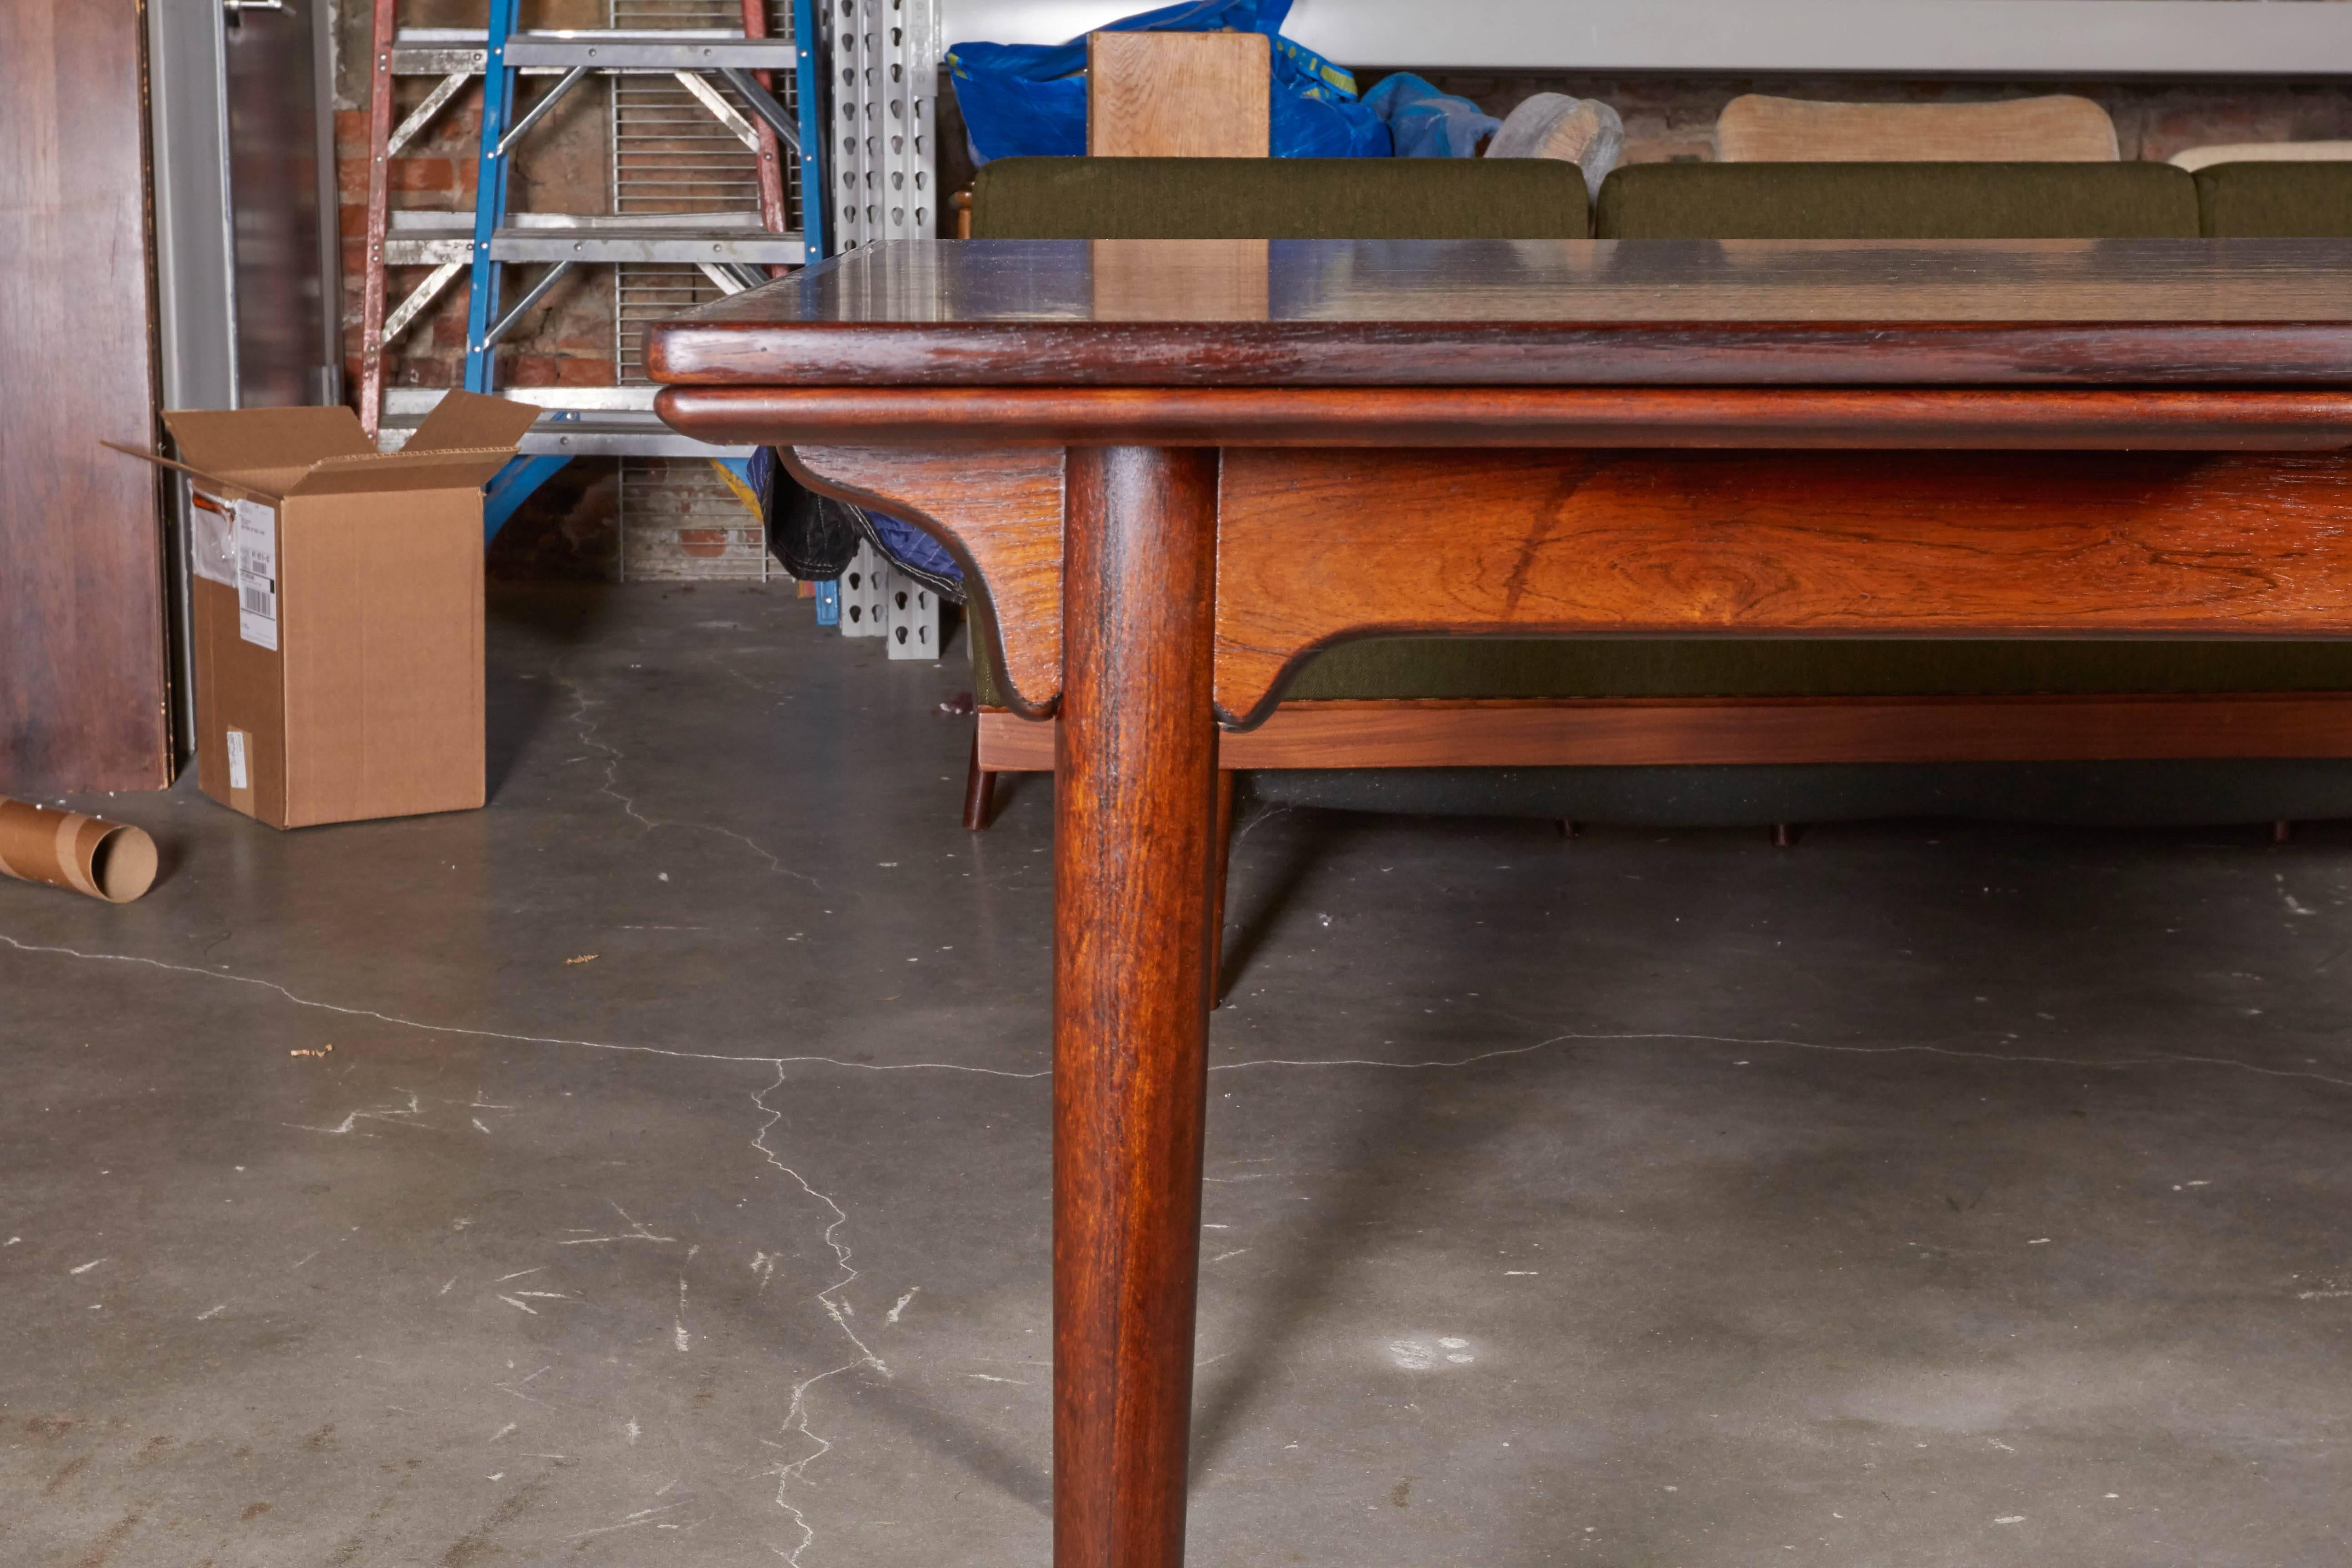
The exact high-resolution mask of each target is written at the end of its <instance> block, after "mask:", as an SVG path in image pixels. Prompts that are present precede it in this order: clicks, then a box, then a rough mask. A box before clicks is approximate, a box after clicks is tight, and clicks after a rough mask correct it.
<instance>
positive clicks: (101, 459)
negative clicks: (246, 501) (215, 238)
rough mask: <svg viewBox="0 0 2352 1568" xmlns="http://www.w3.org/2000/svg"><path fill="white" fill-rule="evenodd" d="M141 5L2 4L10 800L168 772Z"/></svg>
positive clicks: (2, 423)
mask: <svg viewBox="0 0 2352 1568" xmlns="http://www.w3.org/2000/svg"><path fill="white" fill-rule="evenodd" d="M145 25H146V24H145V18H144V16H143V13H142V10H141V9H140V8H139V7H137V6H134V5H79V4H71V3H69V0H13V3H12V4H9V5H5V6H0V60H5V61H6V62H7V89H6V90H5V92H0V213H5V215H6V218H5V222H0V278H5V279H7V299H8V305H7V311H8V324H7V328H6V330H5V331H0V395H5V398H6V400H7V406H6V411H5V415H0V793H5V792H7V791H10V790H14V791H16V792H17V793H19V794H22V795H28V796H31V795H55V794H59V793H62V792H64V791H67V790H90V789H108V790H121V789H160V788H162V787H163V785H164V784H167V783H169V782H170V780H171V766H172V757H171V739H170V728H169V724H170V713H169V692H168V688H167V686H166V675H165V664H164V647H163V630H164V605H163V511H162V506H161V493H160V491H159V489H158V480H157V477H156V471H155V470H154V469H153V468H149V467H148V466H147V465H145V464H143V463H135V462H132V461H131V459H130V458H124V457H121V456H119V455H118V454H116V453H113V452H109V451H106V450H104V449H102V448H101V447H100V446H99V444H98V443H99V442H100V440H101V439H111V440H116V441H121V442H122V443H124V444H125V445H128V446H133V447H139V448H141V449H142V450H152V449H153V448H154V447H155V446H156V444H157V440H158V436H159V432H158V431H157V430H156V428H155V402H154V378H155V366H154V362H153V359H152V333H151V331H150V321H151V316H152V308H153V301H152V299H151V297H150V295H149V291H148V277H147V236H146V214H145V192H146V188H147V179H146V171H145V148H144V139H143V136H142V127H143V126H144V125H145V123H146V106H145V103H144V100H143V94H142V80H143V70H142V30H143V28H144V27H145Z"/></svg>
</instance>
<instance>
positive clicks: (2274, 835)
mask: <svg viewBox="0 0 2352 1568" xmlns="http://www.w3.org/2000/svg"><path fill="white" fill-rule="evenodd" d="M2293 837H2294V823H2292V822H2287V821H2284V820H2281V821H2278V822H2273V823H2272V824H2271V842H2272V843H2273V844H2284V843H2285V842H2287V841H2288V840H2289V839H2291V838H2293Z"/></svg>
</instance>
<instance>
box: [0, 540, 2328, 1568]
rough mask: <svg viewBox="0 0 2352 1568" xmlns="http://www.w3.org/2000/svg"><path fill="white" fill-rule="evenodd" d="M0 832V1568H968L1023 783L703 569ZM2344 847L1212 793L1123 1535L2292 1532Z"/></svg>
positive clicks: (1916, 1551) (1726, 1567)
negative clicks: (307, 736) (437, 795)
mask: <svg viewBox="0 0 2352 1568" xmlns="http://www.w3.org/2000/svg"><path fill="white" fill-rule="evenodd" d="M493 622H494V625H493V636H492V638H491V649H492V674H491V712H492V718H493V730H494V733H495V734H496V735H498V736H499V737H500V738H501V740H502V741H503V742H504V743H505V746H506V749H505V750H504V751H503V752H500V753H499V754H497V755H495V756H494V758H493V769H492V772H493V781H494V789H495V798H494V802H493V804H492V805H491V806H490V808H489V809H488V811H485V812H480V813H476V814H472V815H467V816H448V817H438V818H427V819H421V820H415V821H407V822H389V823H379V824H368V825H361V826H348V827H334V828H317V829H310V830H307V831H303V832H299V833H294V834H278V833H275V832H272V831H270V830H268V829H267V828H262V827H258V826H254V825H253V824H250V823H248V822H246V821H245V820H243V819H241V818H238V817H236V816H231V815H230V814H229V813H227V812H226V811H225V810H223V809H220V808H218V807H215V806H214V805H211V804H210V803H208V802H206V801H205V800H204V799H202V798H201V797H200V796H198V795H195V794H194V791H193V790H192V789H188V788H182V789H180V790H177V791H175V792H173V794H171V795H166V796H147V797H137V796H123V797H120V798H117V799H113V800H110V801H107V800H101V801H100V802H99V803H98V804H99V805H101V806H102V807H104V808H106V809H110V811H112V812H113V813H114V814H115V815H117V816H121V817H122V818H125V819H128V820H131V821H136V822H140V823H142V824H144V825H146V826H150V827H151V828H152V829H153V830H154V831H155V833H156V835H157V836H158V837H159V838H161V839H162V840H163V841H164V842H165V844H166V846H167V847H168V852H169V856H170V859H169V861H168V862H167V874H166V878H165V879H164V881H163V883H162V884H161V885H160V886H159V887H158V888H157V889H156V890H155V891H154V892H153V893H152V894H151V895H150V896H149V897H148V898H147V899H146V900H143V901H142V902H140V903H138V904H134V905H131V906H127V907H123V908H108V907H105V906H102V905H99V904H97V903H94V902H91V901H89V900H80V899H77V898H74V897H71V896H69V895H67V894H63V893H58V892H53V891H49V890H47V889H35V888H30V887H25V886H21V885H17V884H13V883H0V1028H4V1029H5V1035H0V1041H4V1042H5V1043H0V1048H5V1059H6V1061H7V1064H8V1071H7V1076H6V1080H5V1082H6V1089H5V1094H0V1289H5V1298H0V1300H5V1305H6V1311H5V1318H0V1563H5V1564H8V1565H11V1568H13V1565H16V1564H35V1563H40V1564H47V1563H56V1564H59V1565H72V1568H101V1565H103V1568H140V1565H146V1564H157V1565H165V1564H168V1565H171V1568H197V1565H199V1564H215V1565H217V1568H231V1565H236V1568H274V1565H279V1564H283V1565H286V1568H313V1565H340V1564H359V1565H362V1568H374V1565H379V1564H382V1565H411V1564H414V1565H420V1568H422V1565H441V1568H478V1565H482V1564H488V1563H498V1564H501V1565H508V1564H521V1563H564V1564H572V1563H579V1564H623V1563H625V1564H632V1565H669V1564H679V1565H684V1564H693V1565H696V1568H722V1565H730V1564H750V1563H774V1562H776V1561H777V1560H779V1559H782V1560H783V1561H785V1562H789V1563H797V1564H800V1565H801V1568H849V1565H880V1568H897V1565H900V1564H905V1565H909V1568H913V1565H920V1568H950V1565H959V1564H983V1563H985V1564H1004V1563H1026V1564H1043V1563H1045V1561H1046V1557H1047V1540H1048V1527H1047V1516H1046V1494H1047V1468H1046V1466H1047V1409H1048V1404H1047V1401H1048V1371H1047V1366H1046V1355H1047V1329H1048V1325H1047V1289H1046V1286H1047V1230H1046V1226H1047V1194H1046V1169H1047V1161H1046V1154H1047V1150H1046V1107H1047V1086H1046V1082H1045V1078H1044V1076H1043V1074H1044V1072H1045V1067H1046V1000H1047V998H1046V985H1047V968H1046V954H1047V944H1048V899H1049V891H1050V877H1049V869H1048V868H1049V860H1050V855H1049V842H1048V841H1049V831H1050V816H1051V813H1050V806H1051V791H1050V786H1049V785H1048V784H1046V783H1045V781H1044V780H1042V779H1040V780H1031V781H1028V782H1026V783H1025V784H1021V785H1018V786H1016V787H1014V788H1013V790H1012V791H1011V792H1010V793H1009V795H1008V797H1007V800H1006V803H1005V805H1004V809H1003V816H1002V819H1001V821H1000V822H999V823H998V825H997V826H995V828H994V829H993V830H992V831H991V832H990V833H988V834H986V835H984V836H982V837H968V836H966V835H965V834H964V832H963V831H962V830H961V827H960V826H958V824H957V817H956V808H957V803H958V795H959V791H960V788H961V782H962V762H963V756H964V748H965V746H966V744H967V740H968V731H967V729H966V727H965V725H964V724H963V723H961V722H959V721H953V720H950V719H949V718H945V717H942V716H940V714H939V713H938V711H937V704H938V703H939V701H940V699H942V698H943V697H947V696H949V695H950V694H951V693H953V692H954V691H955V690H956V689H958V688H960V687H962V686H965V685H968V684H969V682H968V680H967V679H965V677H964V676H963V675H962V674H961V672H960V671H959V670H958V669H957V668H954V667H953V666H952V665H950V666H948V667H944V668H942V667H931V666H921V665H906V664H898V665H892V664H887V663H886V662H885V661H884V660H883V658H882V657H881V652H880V649H879V648H878V647H876V646H875V645H873V644H870V643H866V644H859V643H844V642H842V641H840V640H839V639H837V638H835V637H832V636H831V635H830V634H826V635H820V634H818V633H817V632H816V631H815V630H814V628H813V627H812V626H811V624H810V614H809V608H808V606H807V605H804V604H801V603H798V602H795V601H793V600H792V599H790V598H788V597H786V596H785V595H783V594H782V593H780V592H774V591H765V590H760V589H756V588H750V587H741V586H713V585H706V586H704V587H702V588H701V589H699V590H698V591H695V592H682V591H678V590H677V589H663V588H659V587H647V588H632V589H628V590H621V591H582V592H577V593H541V594H537V595H520V596H515V595H509V596H508V597H507V598H505V599H504V600H502V601H501V602H499V604H498V605H495V606H494V613H493ZM2347 871H2352V829H2321V830H2317V831H2315V832H2311V833H2307V834H2306V835H2305V837H2303V838H2302V839H2300V840H2299V841H2297V842H2296V843H2294V844H2292V845H2289V846H2286V847H2273V846H2271V845H2269V844H2268V843H2266V842H2263V837H2262V836H2261V835H2260V834H2257V833H2254V832H2251V831H2246V830H2231V831H2229V832H2218V831H2217V832H2208V833H2160V834H2098V833H2083V832H2073V833H2057V832H2044V831H2030V830H2023V829H1992V828H1982V827H1960V828H1954V827H1948V826H1916V825H1915V826H1883V827H1880V826H1872V827H1845V828H1836V829H1823V830H1820V831H1816V832H1815V833H1813V834H1811V836H1809V837H1807V838H1806V839H1805V840H1804V842H1803V843H1802V845H1801V847H1799V848H1798V849H1796V850H1794V851H1793V852H1777V851H1775V850H1773V849H1772V848H1771V847H1769V845H1768V844H1767V843H1765V842H1764V841H1763V839H1762V837H1761V836H1760V835H1757V834H1752V833H1741V834H1730V833H1722V834H1710V833H1679V834H1671V835H1660V834H1656V833H1635V832H1630V831H1614V832H1612V831H1609V830H1606V829H1603V830H1599V831H1596V832H1593V833H1591V835H1590V836H1588V837H1585V838H1583V839H1580V840H1579V841H1577V842H1575V843H1573V844H1571V843H1567V842H1564V841H1562V840H1560V839H1559V837H1557V836H1556V835H1554V833H1553V832H1552V830H1551V829H1550V827H1549V826H1548V825H1545V824H1539V823H1510V822H1474V823H1444V822H1427V821H1411V820H1402V819H1382V818H1370V817H1348V816H1338V815H1331V814H1321V813H1316V812H1312V811H1304V810H1291V811H1285V812H1272V813H1260V814H1258V815H1256V816H1253V817H1251V818H1250V819H1249V822H1248V826H1247V828H1246V831H1245V833H1244V837H1243V838H1242V840H1241V842H1240V844H1239V846H1238V847H1237V850H1236V853H1235V856H1234V896H1233V902H1232V905H1231V915H1232V919H1233V922H1234V923H1233V926H1232V927H1231V928H1229V931H1228V950H1229V952H1234V953H1236V954H1239V955H1240V957H1239V960H1238V962H1239V966H1240V967H1239V974H1238V980H1237V985H1236V995H1235V997H1234V1002H1233V1004H1232V1005H1230V1006H1228V1007H1227V1008H1226V1009H1225V1010H1224V1011H1223V1012H1222V1013H1220V1014H1219V1015H1218V1016H1217V1018H1216V1021H1215V1026H1214V1058H1213V1059H1214V1062H1215V1070H1214V1072H1213V1077H1212V1079H1211V1083H1212V1096H1213V1113H1212V1121H1211V1123H1210V1133H1209V1172H1210V1181H1211V1185H1210V1187H1209V1189H1208V1193H1209V1196H1208V1205H1207V1216H1208V1222H1209V1224H1210V1226H1211V1228H1210V1229H1209V1230H1208V1231H1207V1232H1206V1233H1205V1234H1204V1237H1203V1246H1204V1254H1203V1256H1204V1260H1205V1270H1204V1278H1205V1283H1204V1287H1203V1296H1202V1329H1201V1352H1200V1353H1201V1373H1200V1388H1199V1404H1198V1418H1197V1432H1198V1436H1197V1439H1196V1455H1197V1460H1196V1468H1197V1478H1198V1479H1197V1485H1196V1487H1195V1490H1194V1503H1193V1512H1192V1520H1193V1525H1192V1557H1191V1560H1192V1562H1193V1563H1202V1564H1286V1563H1327V1564H1340V1563H1344V1564H1350V1565H1356V1564H1365V1565H1376V1564H1377V1565H1386V1564H1395V1565H1399V1568H1403V1565H1408V1564H1410V1565H1414V1568H1420V1565H1424V1564H1432V1563H1480V1564H1484V1563H1512V1564H1517V1563H1591V1564H1612V1565H1633V1564H1659V1565H1680V1568H1753V1565H1757V1564H1780V1563H1816V1564H1834V1565H1840V1568H1845V1565H1862V1564H1882V1563H1884V1564H1904V1565H1906V1568H1928V1565H1943V1564H1952V1565H1959V1564H1967V1565H1970V1568H1977V1565H1983V1564H2010V1563H2017V1564H2025V1563H2032V1564H2037V1565H2046V1564H2076V1563H2097V1564H2109V1563H2113V1564H2130V1565H2132V1568H2146V1565H2151V1564H2190V1563H2194V1564H2198V1565H2200V1568H2231V1565H2238V1564H2244V1565H2248V1568H2253V1565H2262V1568H2280V1565H2287V1564H2296V1565H2301V1564H2312V1565H2319V1564H2327V1565H2330V1568H2336V1565H2340V1564H2342V1563H2344V1562H2346V1561H2347V1528H2346V1520H2347V1513H2348V1512H2352V1485H2347V1470H2346V1465H2345V1458H2344V1454H2345V1447H2346V1444H2347V1437H2352V1432H2347V1413H2352V1359H2347V1356H2346V1355H2345V1354H2344V1351H2345V1348H2346V1331H2347V1324H2352V1174H2347V1170H2348V1169H2352V1165H2347V1160H2346V1158H2345V1155H2346V1152H2347V1149H2348V1148H2352V1041H2347V1037H2346V1032H2345V1022H2346V1018H2347V997H2346V993H2347V984H2352V903H2347Z"/></svg>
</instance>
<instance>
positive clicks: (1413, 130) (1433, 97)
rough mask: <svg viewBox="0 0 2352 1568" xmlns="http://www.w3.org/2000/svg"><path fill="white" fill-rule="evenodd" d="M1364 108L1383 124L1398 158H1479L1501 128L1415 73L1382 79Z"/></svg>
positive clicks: (1499, 123) (1366, 98) (1473, 106)
mask: <svg viewBox="0 0 2352 1568" xmlns="http://www.w3.org/2000/svg"><path fill="white" fill-rule="evenodd" d="M1364 107H1365V108H1366V109H1369V110H1371V111H1372V112H1373V113H1374V114H1377V115H1379V116H1380V117H1381V120H1382V121H1385V122H1386V123H1387V125H1388V128H1389V134H1390V135H1391V136H1393V137H1394V138H1396V155H1397V156H1398V157H1400V158H1475V157H1476V156H1477V155H1478V143H1480V142H1484V141H1485V140H1486V138H1488V137H1489V136H1492V135H1493V134H1494V133H1495V132H1497V131H1500V130H1501V129H1502V128H1503V122H1502V121H1499V120H1497V119H1496V118H1495V117H1494V116H1493V115H1491V114H1489V113H1487V112H1486V110H1483V109H1481V108H1479V107H1478V106H1477V105H1476V104H1475V103H1473V102H1471V101H1470V100H1468V99H1466V98H1456V97H1454V95H1453V94H1452V93H1446V92H1440V91H1438V90H1437V89H1436V88H1434V87H1433V86H1431V85H1430V84H1429V83H1428V82H1426V81H1423V79H1421V78H1419V77H1417V76H1415V75H1413V74H1412V72H1411V71H1399V72H1397V73H1396V75H1394V76H1390V77H1382V78H1381V80H1380V84H1379V85H1378V86H1376V87H1374V88H1373V89H1372V90H1371V91H1370V92H1368V93H1366V94H1364Z"/></svg>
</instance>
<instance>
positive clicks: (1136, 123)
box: [1087, 33, 1273, 158]
mask: <svg viewBox="0 0 2352 1568" xmlns="http://www.w3.org/2000/svg"><path fill="white" fill-rule="evenodd" d="M1272 43H1273V40H1271V39H1269V38H1268V37H1266V36H1265V34H1264V33H1089V34H1087V154H1088V155H1089V156H1091V157H1096V158H1263V157H1265V155H1266V153H1268V152H1269V151H1270V150H1271V146H1272V119H1271V111H1272V108H1273V103H1272V98H1271V95H1270V93H1269V91H1268V86H1269V84H1270V83H1271V82H1272V80H1273V63H1272V62H1273V57H1272V54H1271V49H1272Z"/></svg>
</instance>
